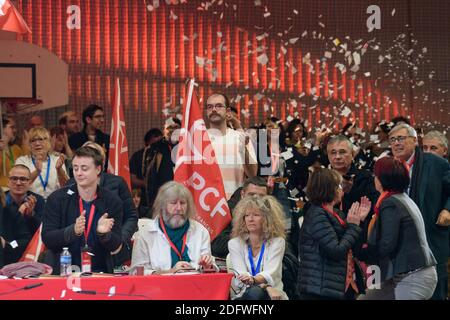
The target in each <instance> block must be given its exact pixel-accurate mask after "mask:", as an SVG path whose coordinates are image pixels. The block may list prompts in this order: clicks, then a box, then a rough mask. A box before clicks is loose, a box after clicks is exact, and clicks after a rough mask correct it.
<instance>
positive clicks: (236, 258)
mask: <svg viewBox="0 0 450 320" xmlns="http://www.w3.org/2000/svg"><path fill="white" fill-rule="evenodd" d="M228 250H229V251H230V267H231V268H233V269H234V270H233V271H235V272H238V273H239V274H245V275H251V270H252V268H251V265H250V260H249V258H248V245H247V243H246V242H245V241H244V240H242V239H241V238H233V239H231V240H230V241H228ZM284 250H285V241H284V239H283V238H279V237H278V238H273V239H270V240H268V241H267V242H266V247H265V249H264V255H263V258H262V261H261V268H260V272H259V273H258V274H256V275H261V276H263V277H264V279H266V282H267V284H268V285H269V286H272V287H274V288H275V289H277V290H278V291H279V292H280V293H281V294H282V296H283V297H282V299H283V300H287V299H288V297H287V294H286V293H285V292H284V291H283V282H282V281H281V279H282V262H283V256H284ZM258 257H259V255H258V256H257V257H256V260H254V261H255V262H256V263H255V264H254V266H255V268H256V265H257V263H258ZM253 259H255V257H253ZM232 286H233V288H234V289H235V291H236V292H238V291H239V289H238V283H237V282H235V281H234V279H233V283H232ZM244 291H245V290H241V292H238V295H237V296H236V297H240V296H242V294H244ZM233 294H234V292H233V290H231V295H232V296H233Z"/></svg>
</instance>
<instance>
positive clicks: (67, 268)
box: [59, 247, 72, 277]
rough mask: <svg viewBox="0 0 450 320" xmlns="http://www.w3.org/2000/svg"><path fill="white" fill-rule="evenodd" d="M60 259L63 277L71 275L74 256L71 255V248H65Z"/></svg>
mask: <svg viewBox="0 0 450 320" xmlns="http://www.w3.org/2000/svg"><path fill="white" fill-rule="evenodd" d="M59 261H60V264H61V273H60V275H61V277H68V276H70V275H71V274H72V267H71V266H72V256H71V255H70V252H69V248H67V247H65V248H63V251H62V252H61V256H60V258H59Z"/></svg>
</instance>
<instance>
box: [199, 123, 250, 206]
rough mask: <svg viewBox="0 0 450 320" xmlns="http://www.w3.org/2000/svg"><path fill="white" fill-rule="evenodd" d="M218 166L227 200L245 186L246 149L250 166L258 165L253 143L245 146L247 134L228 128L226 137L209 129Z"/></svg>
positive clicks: (215, 130) (217, 131)
mask: <svg viewBox="0 0 450 320" xmlns="http://www.w3.org/2000/svg"><path fill="white" fill-rule="evenodd" d="M208 135H209V138H210V139H211V144H212V147H213V149H214V154H215V156H216V160H217V164H218V165H219V168H220V173H221V174H222V180H223V186H224V189H225V194H226V197H227V200H229V199H230V198H231V196H232V195H233V193H234V192H235V191H236V190H237V189H238V188H239V187H241V186H242V185H243V184H244V181H245V170H244V164H245V148H247V150H248V153H249V164H256V163H257V160H256V153H255V149H254V148H253V144H252V143H248V144H247V145H246V144H245V139H246V138H245V134H244V133H243V132H241V131H236V130H233V129H230V128H227V132H226V134H225V135H222V133H221V132H220V131H219V130H217V129H208Z"/></svg>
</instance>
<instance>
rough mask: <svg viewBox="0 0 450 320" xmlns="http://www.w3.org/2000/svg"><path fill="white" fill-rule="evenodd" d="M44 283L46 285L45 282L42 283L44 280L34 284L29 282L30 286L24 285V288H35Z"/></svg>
mask: <svg viewBox="0 0 450 320" xmlns="http://www.w3.org/2000/svg"><path fill="white" fill-rule="evenodd" d="M42 285H44V283H42V282H39V283H34V284H29V285H28V286H25V287H23V290H30V289H34V288H37V287H40V286H42Z"/></svg>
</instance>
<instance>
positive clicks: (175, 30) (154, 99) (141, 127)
mask: <svg viewBox="0 0 450 320" xmlns="http://www.w3.org/2000/svg"><path fill="white" fill-rule="evenodd" d="M155 2H157V3H159V6H151V5H154V3H155ZM179 2H180V1H172V3H175V4H170V5H168V4H167V3H166V1H163V0H161V1H153V0H147V1H145V0H139V1H138V0H136V1H123V0H83V1H81V0H33V1H31V0H17V1H15V3H16V4H17V7H18V9H19V11H20V12H21V13H22V14H23V17H24V19H25V20H26V21H27V23H28V24H29V26H30V28H31V29H32V32H33V33H32V34H31V35H27V36H25V38H24V41H29V42H32V43H34V44H37V45H39V46H42V47H44V48H47V49H48V50H50V51H52V52H54V53H55V54H56V55H58V56H59V57H60V58H61V59H63V60H65V61H66V62H67V63H68V64H69V73H70V75H69V77H70V79H69V92H70V100H69V101H70V107H71V108H73V109H75V110H76V111H78V112H79V113H80V114H81V110H82V109H83V108H84V107H85V106H86V105H87V104H89V103H98V104H100V105H103V106H104V107H105V110H106V113H107V116H108V117H110V116H111V114H110V111H109V110H110V105H111V96H112V92H113V86H114V78H115V77H119V78H120V82H121V89H122V96H123V100H122V101H123V106H124V111H125V118H126V123H127V135H128V139H129V143H130V150H131V152H133V151H135V150H136V149H138V148H139V147H140V146H141V144H142V140H143V135H144V133H145V132H146V131H147V130H148V129H149V128H151V127H154V126H157V127H161V126H162V124H163V123H164V119H166V118H167V115H168V114H169V113H173V114H178V113H180V111H179V108H180V106H181V105H182V102H183V101H181V99H182V96H183V95H184V88H185V81H186V79H187V78H188V77H195V78H196V79H197V81H198V82H199V84H200V86H199V90H198V92H199V95H200V97H205V96H207V95H209V94H210V93H212V92H213V91H221V92H225V93H227V94H228V95H229V96H230V97H231V98H232V101H233V102H234V104H235V106H236V107H237V109H238V110H239V114H240V117H241V120H242V121H243V122H244V124H245V125H252V124H254V123H256V122H259V121H262V120H263V119H264V117H266V116H269V115H271V114H273V115H274V116H277V117H279V118H285V117H288V116H292V117H295V116H300V117H302V118H303V119H306V120H308V126H309V127H315V126H317V127H321V126H328V127H335V128H340V127H342V126H343V125H345V124H346V123H347V121H349V120H353V121H356V122H357V124H358V126H359V127H361V128H372V126H373V125H374V124H375V123H376V122H378V121H380V120H383V119H390V118H392V117H393V116H396V115H409V116H411V117H412V118H413V122H416V123H421V124H422V123H424V121H429V123H427V124H428V125H434V124H435V123H434V122H436V121H437V122H440V123H444V124H448V119H449V117H448V109H447V99H448V92H447V91H445V90H444V89H446V88H445V86H444V85H443V84H445V83H447V84H448V80H446V79H447V78H448V74H449V70H448V69H449V68H448V63H446V62H444V61H445V60H446V58H445V57H446V56H448V54H449V53H450V52H449V51H450V50H449V48H448V46H449V44H448V41H447V40H448V39H447V38H448V32H449V31H448V30H450V29H449V27H450V26H449V21H448V18H447V17H446V14H445V12H448V10H443V9H442V6H444V7H446V8H447V9H449V8H450V5H449V4H446V3H443V2H442V1H436V0H431V1H427V2H426V4H423V3H421V4H418V3H417V1H415V2H412V3H410V2H409V1H400V0H396V1H379V2H380V4H378V5H379V7H380V9H381V29H379V30H378V29H377V30H374V31H372V32H369V30H368V29H367V26H366V20H367V19H368V17H369V16H370V14H368V13H367V12H366V10H367V8H368V7H369V6H370V5H371V3H370V1H365V0H362V1H333V2H332V3H330V1H325V0H321V1H293V0H292V1H287V0H286V1H267V0H260V1H258V0H257V1H254V0H229V1H215V2H214V3H212V2H211V1H193V0H189V1H184V2H187V3H179ZM71 5H77V6H79V8H80V10H81V11H80V12H81V15H80V17H81V28H80V29H73V30H71V29H69V28H68V27H67V25H66V21H67V19H68V18H69V16H70V14H69V13H67V8H68V7H69V6H71ZM149 5H150V6H149ZM439 8H441V9H439ZM149 9H150V10H149ZM424 14H426V16H427V17H428V18H427V20H426V21H430V22H426V21H425V18H424V17H423V15H424ZM436 25H438V26H439V27H438V26H436ZM439 30H441V32H439ZM445 35H447V37H446V36H445ZM444 40H445V41H444ZM424 48H425V49H424ZM411 50H412V51H411ZM355 53H356V55H355ZM349 56H350V57H351V58H350V60H349ZM358 56H359V57H358ZM358 59H360V60H361V62H360V63H359V64H358V63H357V62H358ZM381 60H382V61H381ZM355 66H358V67H357V68H354V67H355ZM344 69H345V72H343V70H344ZM356 69H358V70H356ZM446 81H447V82H446ZM202 103H203V101H200V104H202ZM430 108H431V109H430ZM109 119H110V118H109ZM109 123H110V120H108V119H107V120H106V124H107V126H108V127H107V128H105V131H107V132H109Z"/></svg>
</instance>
